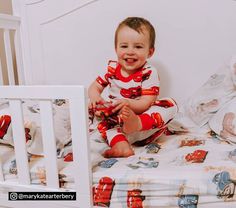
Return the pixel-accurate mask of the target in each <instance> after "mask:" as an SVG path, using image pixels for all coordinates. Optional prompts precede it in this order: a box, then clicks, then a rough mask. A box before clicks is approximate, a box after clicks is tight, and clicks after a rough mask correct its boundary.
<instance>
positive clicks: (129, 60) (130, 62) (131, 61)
mask: <svg viewBox="0 0 236 208" xmlns="http://www.w3.org/2000/svg"><path fill="white" fill-rule="evenodd" d="M125 61H126V62H127V63H129V64H132V63H134V62H135V61H137V59H134V58H126V59H125Z"/></svg>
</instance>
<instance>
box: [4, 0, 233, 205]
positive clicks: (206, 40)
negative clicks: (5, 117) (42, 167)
mask: <svg viewBox="0 0 236 208" xmlns="http://www.w3.org/2000/svg"><path fill="white" fill-rule="evenodd" d="M131 8H133V9H131ZM209 8H212V9H213V8H214V9H213V11H212V13H211V12H209ZM235 8H236V2H235V1H233V0H232V1H230V0H228V1H227V2H223V1H215V0H211V1H207V2H206V1H204V0H199V1H194V0H191V1H190V0H181V1H178V2H175V3H174V2H172V3H170V2H167V1H162V0H158V1H157V0H148V1H146V0H145V1H144V0H129V1H128V0H113V1H110V0H109V1H108V0H107V1H106V0H100V1H99V0H91V1H90V0H77V1H76V0H69V1H68V0H61V1H60V2H59V1H58V0H51V1H46V0H44V1H39V0H24V1H21V0H13V10H14V15H16V16H14V15H13V16H10V15H4V14H0V29H2V30H3V33H4V41H3V42H4V46H5V53H6V63H7V77H8V78H7V79H8V81H4V80H6V79H3V76H2V73H0V83H1V85H5V84H9V86H1V87H0V99H2V98H4V99H9V103H10V108H11V112H12V126H13V135H14V136H16V135H17V136H18V137H19V138H20V139H18V140H15V141H14V146H15V154H16V163H17V169H18V181H17V182H6V181H4V177H3V174H2V171H1V166H0V189H3V190H5V194H2V195H0V207H17V208H18V207H33V206H34V207H42V206H47V207H55V208H56V207H68V208H69V207H81V208H88V207H92V206H93V202H92V199H93V198H92V172H91V164H90V154H89V150H90V149H89V142H88V126H87V125H88V118H87V95H86V87H87V86H88V84H89V83H90V82H91V81H92V80H93V78H94V77H96V75H97V73H98V72H99V71H100V70H101V68H102V67H103V66H104V64H105V61H106V60H108V59H110V58H111V57H115V53H114V51H113V49H112V46H113V32H114V30H115V28H116V26H117V24H118V22H119V21H120V20H122V19H124V18H125V17H127V16H145V17H147V19H150V21H151V22H153V24H154V26H155V27H157V30H158V47H157V51H158V52H159V53H160V55H159V54H158V56H159V59H158V60H156V58H155V57H154V59H153V60H152V63H153V64H154V65H156V66H157V67H158V68H159V69H160V71H159V72H160V75H161V78H162V80H161V81H162V83H163V85H164V86H163V90H162V91H161V95H162V96H163V95H166V94H167V95H168V96H172V97H174V98H176V99H177V101H178V102H179V103H182V102H184V101H185V99H186V98H187V96H189V95H191V93H192V92H193V91H194V90H196V89H197V88H198V87H199V85H200V84H202V82H203V81H205V79H206V77H208V76H209V75H210V74H212V72H214V71H215V69H216V68H217V67H218V66H219V65H220V64H221V63H222V62H224V61H225V60H227V59H228V58H229V57H230V56H231V55H232V54H233V53H235V48H236V41H235V37H236V30H235V24H234V23H235V19H236V16H235ZM224 9H225V10H228V13H227V12H226V11H224V12H223V14H222V13H221V12H220V11H221V10H224ZM131 10H132V11H131ZM118 11H120V13H119V14H116V13H117V12H118ZM167 11H168V12H167ZM199 11H201V15H200V16H197V14H198V12H199ZM171 13H172V15H170V14H171ZM182 14H184V15H185V16H184V15H183V16H182ZM219 14H222V16H219ZM227 14H229V15H227ZM186 16H187V17H188V18H187V17H186ZM96 21H97V22H96ZM217 21H218V22H220V26H221V27H222V28H223V30H221V28H219V27H218V26H217V25H218V24H215V22H217ZM88 25H89V26H90V25H92V26H93V27H86V26H88ZM77 26H78V28H77ZM158 26H160V27H158ZM211 26H212V27H213V29H212V30H209V33H204V34H202V33H203V32H204V31H207V30H208V29H209V28H210V27H211ZM232 26H234V27H232ZM98 28H99V29H98ZM100 29H101V30H100ZM225 30H228V31H225ZM11 31H13V32H14V45H15V55H16V61H17V70H16V69H14V67H13V59H12V57H13V54H14V53H13V51H12V47H11V41H10V33H11ZM159 31H160V35H159ZM199 31H200V32H199ZM95 34H96V36H95ZM173 34H175V35H174V36H173ZM212 37H214V38H212ZM222 37H224V38H223V39H222ZM98 40H99V41H98ZM219 40H222V41H221V42H219ZM159 42H160V44H159ZM206 45H207V47H205V46H206ZM215 45H218V47H219V48H220V50H215V47H216V46H215ZM92 46H93V50H92V51H91V50H90V49H89V48H91V47H92ZM193 48H194V50H192V49H193ZM101 49H102V51H101ZM59 51H60V52H59ZM103 51H104V52H103ZM189 51H191V52H192V54H190V52H189ZM158 52H157V53H158ZM209 54H210V56H209ZM206 57H207V58H206ZM91 59H92V60H91ZM0 67H1V64H0ZM94 69H96V70H97V71H96V70H94ZM2 71H3V70H2V69H1V68H0V72H2ZM55 75H56V76H55ZM196 76H197V77H198V79H196ZM183 77H184V78H185V77H189V79H185V80H184V82H182V81H181V80H183ZM166 83H170V84H168V86H167V85H166ZM48 84H49V85H48ZM62 84H63V85H62ZM68 84H69V85H68ZM71 84H73V85H71ZM16 85H20V86H16ZM183 92H184V93H183ZM183 94H184V96H183ZM21 99H37V100H40V111H41V121H42V132H43V144H44V157H45V161H46V178H47V185H46V186H43V185H32V184H30V176H29V167H28V160H27V151H26V146H25V142H24V141H25V140H24V139H25V135H24V126H23V122H22V121H23V115H22V109H21V102H20V100H21ZM53 99H68V100H69V103H70V117H71V128H72V141H73V156H74V158H73V166H74V167H73V170H74V172H73V175H74V181H75V184H76V185H75V187H76V188H75V189H74V190H72V189H70V190H64V189H61V188H59V182H58V168H57V163H56V160H57V157H56V147H55V139H54V136H55V135H54V131H53V119H52V103H51V102H52V101H51V100H53ZM46 129H47V130H46ZM78 138H79V139H78ZM80 147H83V148H80ZM0 165H1V158H0ZM81 170H82V171H81ZM11 191H12V192H14V191H41V192H46V191H59V192H60V191H69V192H74V191H75V192H76V196H77V199H76V201H71V202H65V201H63V202H60V201H56V202H47V201H40V203H36V202H34V201H27V202H24V201H23V202H22V201H9V200H8V192H11ZM230 206H231V205H229V207H230ZM209 207H210V206H209ZM112 208H113V207H112Z"/></svg>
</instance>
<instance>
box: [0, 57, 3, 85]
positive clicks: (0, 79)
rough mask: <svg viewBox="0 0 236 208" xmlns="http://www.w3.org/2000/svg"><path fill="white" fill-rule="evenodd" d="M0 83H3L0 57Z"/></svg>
mask: <svg viewBox="0 0 236 208" xmlns="http://www.w3.org/2000/svg"><path fill="white" fill-rule="evenodd" d="M0 85H3V73H2V61H1V58H0Z"/></svg>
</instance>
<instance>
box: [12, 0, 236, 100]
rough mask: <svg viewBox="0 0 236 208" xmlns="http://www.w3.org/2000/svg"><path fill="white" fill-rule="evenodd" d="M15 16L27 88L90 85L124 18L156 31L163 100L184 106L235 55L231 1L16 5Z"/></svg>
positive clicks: (39, 0) (235, 14)
mask: <svg viewBox="0 0 236 208" xmlns="http://www.w3.org/2000/svg"><path fill="white" fill-rule="evenodd" d="M13 10H14V14H15V15H17V16H20V17H21V19H22V31H21V32H22V41H23V47H24V65H25V77H26V81H27V83H28V84H83V85H85V86H88V84H89V83H90V82H91V81H92V80H93V79H94V78H95V77H96V75H97V74H98V72H99V71H101V70H104V69H105V68H104V67H105V65H106V63H107V61H108V60H109V59H115V57H116V56H115V52H114V43H113V42H114V41H113V39H114V31H115V29H116V26H117V25H118V23H119V22H120V21H121V20H123V19H124V18H126V17H127V16H142V17H145V18H147V19H149V20H150V21H151V22H152V23H153V25H154V27H155V28H156V32H157V43H156V52H155V55H154V56H153V58H152V59H151V62H152V64H153V65H155V66H157V68H158V70H159V74H160V77H161V96H172V97H174V98H175V99H176V100H177V101H183V100H184V99H186V98H187V96H189V95H190V94H191V93H192V92H193V91H194V90H196V89H197V88H198V87H199V86H200V85H201V84H202V83H203V82H204V81H205V80H206V79H207V78H208V76H209V75H210V74H212V73H213V72H214V71H216V69H217V68H219V67H220V66H221V65H222V64H224V63H225V62H226V61H227V60H228V59H229V58H230V56H231V55H232V54H235V53H236V1H235V0H207V1H206V0H178V1H170V0H13Z"/></svg>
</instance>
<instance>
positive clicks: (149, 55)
mask: <svg viewBox="0 0 236 208" xmlns="http://www.w3.org/2000/svg"><path fill="white" fill-rule="evenodd" d="M154 52H155V48H150V49H149V54H148V58H150V57H151V56H152V55H153V54H154Z"/></svg>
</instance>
